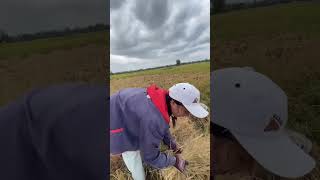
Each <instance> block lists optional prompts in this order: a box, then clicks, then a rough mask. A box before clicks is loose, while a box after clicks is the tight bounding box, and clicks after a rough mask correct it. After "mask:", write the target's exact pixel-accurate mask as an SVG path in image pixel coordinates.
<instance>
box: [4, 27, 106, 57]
mask: <svg viewBox="0 0 320 180" xmlns="http://www.w3.org/2000/svg"><path fill="white" fill-rule="evenodd" d="M107 36H108V32H92V33H79V34H74V35H70V36H68V37H56V38H47V39H38V40H33V41H26V42H16V43H0V60H1V59H4V58H11V57H18V58H26V57H29V56H31V55H34V54H49V53H50V52H53V51H56V50H70V49H72V48H77V47H83V46H86V45H92V44H96V45H103V44H106V42H107V39H108V38H107Z"/></svg>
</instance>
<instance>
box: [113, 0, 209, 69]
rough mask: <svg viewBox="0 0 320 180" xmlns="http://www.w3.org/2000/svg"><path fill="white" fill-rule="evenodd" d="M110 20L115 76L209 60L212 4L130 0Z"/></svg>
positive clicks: (115, 11)
mask: <svg viewBox="0 0 320 180" xmlns="http://www.w3.org/2000/svg"><path fill="white" fill-rule="evenodd" d="M111 3H112V1H111ZM112 6H113V5H112V4H111V7H112ZM116 6H118V5H116ZM110 19H111V22H110V23H111V24H110V25H111V33H110V48H111V69H112V71H114V72H117V71H123V70H128V68H129V69H140V68H142V67H154V66H156V65H159V64H160V65H165V64H173V63H175V60H176V59H182V60H183V61H184V60H185V61H190V60H199V59H206V58H209V56H210V48H209V47H210V44H209V43H210V3H209V0H204V1H197V0H189V1H184V0H175V1H167V0H161V1H159V0H130V1H126V2H125V3H122V4H121V7H118V8H117V9H113V10H112V11H111V18H110ZM183 58H184V59H183ZM190 58H194V59H190ZM131 59H132V61H130V60H131ZM119 64H120V65H119Z"/></svg>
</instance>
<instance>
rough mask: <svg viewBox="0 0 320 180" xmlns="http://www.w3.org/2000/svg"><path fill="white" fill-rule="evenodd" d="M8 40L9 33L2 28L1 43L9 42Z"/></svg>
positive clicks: (0, 31) (0, 33)
mask: <svg viewBox="0 0 320 180" xmlns="http://www.w3.org/2000/svg"><path fill="white" fill-rule="evenodd" d="M8 41H9V35H8V34H7V33H6V32H5V31H4V30H1V29H0V43H2V42H8Z"/></svg>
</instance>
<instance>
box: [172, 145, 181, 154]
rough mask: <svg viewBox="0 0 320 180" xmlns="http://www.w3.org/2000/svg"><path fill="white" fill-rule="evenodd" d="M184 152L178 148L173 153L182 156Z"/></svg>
mask: <svg viewBox="0 0 320 180" xmlns="http://www.w3.org/2000/svg"><path fill="white" fill-rule="evenodd" d="M182 152H183V149H182V147H177V146H176V148H174V149H173V153H175V154H181V153H182Z"/></svg>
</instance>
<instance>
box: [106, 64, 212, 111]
mask: <svg viewBox="0 0 320 180" xmlns="http://www.w3.org/2000/svg"><path fill="white" fill-rule="evenodd" d="M209 76H210V62H200V63H194V64H186V65H180V66H171V67H166V68H159V69H152V70H145V71H138V72H131V73H124V74H115V75H111V76H110V86H111V93H113V92H115V91H116V90H118V89H119V88H120V87H122V88H123V87H146V86H148V85H150V84H151V83H156V84H158V85H159V86H161V87H163V88H169V87H170V86H171V85H173V84H174V83H178V82H189V83H191V84H194V85H195V86H196V87H197V88H198V89H199V90H200V91H201V93H202V97H201V99H202V100H203V101H204V102H205V103H206V104H207V105H210V88H209V87H210V81H209V79H210V77H209Z"/></svg>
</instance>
